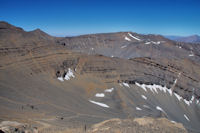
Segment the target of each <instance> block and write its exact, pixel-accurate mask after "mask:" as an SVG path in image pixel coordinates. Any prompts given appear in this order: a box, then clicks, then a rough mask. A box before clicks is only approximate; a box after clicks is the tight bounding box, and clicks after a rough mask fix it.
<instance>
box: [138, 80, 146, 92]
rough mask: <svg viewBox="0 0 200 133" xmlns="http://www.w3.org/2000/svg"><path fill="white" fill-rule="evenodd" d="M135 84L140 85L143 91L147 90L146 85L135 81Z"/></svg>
mask: <svg viewBox="0 0 200 133" xmlns="http://www.w3.org/2000/svg"><path fill="white" fill-rule="evenodd" d="M135 85H137V86H138V87H141V88H142V89H143V90H144V91H147V89H146V87H145V84H142V85H141V84H139V83H137V82H136V83H135Z"/></svg>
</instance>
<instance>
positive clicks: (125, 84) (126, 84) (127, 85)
mask: <svg viewBox="0 0 200 133" xmlns="http://www.w3.org/2000/svg"><path fill="white" fill-rule="evenodd" d="M122 84H123V85H124V86H126V87H129V88H130V86H129V84H128V83H124V82H123V83H122Z"/></svg>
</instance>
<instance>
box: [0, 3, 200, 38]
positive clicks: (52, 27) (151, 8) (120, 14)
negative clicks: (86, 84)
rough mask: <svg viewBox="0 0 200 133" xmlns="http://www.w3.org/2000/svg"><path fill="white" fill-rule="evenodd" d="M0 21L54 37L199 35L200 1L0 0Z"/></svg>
mask: <svg viewBox="0 0 200 133" xmlns="http://www.w3.org/2000/svg"><path fill="white" fill-rule="evenodd" d="M0 20H3V21H7V22H9V23H11V24H13V25H16V26H19V27H22V28H23V29H25V30H26V31H30V30H34V29H36V28H40V29H41V30H43V31H45V32H47V33H49V34H51V35H56V36H67V35H78V34H87V33H102V32H117V31H133V32H138V33H144V34H148V33H155V34H163V35H192V34H199V35H200V0H0Z"/></svg>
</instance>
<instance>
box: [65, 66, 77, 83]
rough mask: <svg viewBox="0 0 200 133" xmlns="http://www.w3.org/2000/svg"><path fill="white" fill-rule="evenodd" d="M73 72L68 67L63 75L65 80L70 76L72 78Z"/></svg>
mask: <svg viewBox="0 0 200 133" xmlns="http://www.w3.org/2000/svg"><path fill="white" fill-rule="evenodd" d="M74 77H75V76H74V74H73V72H72V70H71V69H70V68H68V72H67V74H66V75H65V80H70V78H74Z"/></svg>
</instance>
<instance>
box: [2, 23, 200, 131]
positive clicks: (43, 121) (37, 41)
mask: <svg viewBox="0 0 200 133" xmlns="http://www.w3.org/2000/svg"><path fill="white" fill-rule="evenodd" d="M199 50H200V45H198V44H191V43H180V42H175V41H171V40H168V39H166V38H164V37H163V36H160V35H142V34H137V33H133V32H119V33H105V34H92V35H81V36H76V37H53V36H50V35H48V34H46V33H44V32H43V31H41V30H39V29H37V30H34V31H30V32H26V31H24V30H23V29H22V28H17V27H15V26H12V25H10V24H8V23H6V22H0V99H1V100H0V102H1V103H0V110H1V111H0V120H1V123H0V129H1V130H4V131H6V130H13V129H12V128H11V127H12V126H10V127H9V126H5V121H10V122H13V121H16V122H18V123H23V124H28V125H29V126H27V127H26V128H24V129H22V130H31V131H32V132H34V131H35V130H39V131H40V132H59V131H63V132H67V131H69V130H72V131H74V132H76V131H75V129H77V130H78V129H80V130H81V131H84V130H87V131H88V132H93V131H94V132H100V131H99V130H101V129H105V128H107V129H108V132H109V131H113V132H114V131H121V132H123V131H124V130H123V129H120V127H123V124H124V123H127V124H126V125H127V128H128V127H131V126H128V125H131V124H133V125H134V126H135V129H132V130H136V131H137V129H138V131H140V130H141V132H143V131H148V130H149V131H152V132H155V131H156V129H154V127H152V128H151V127H150V126H149V125H148V126H146V128H145V130H142V129H143V126H144V125H142V126H141V125H140V124H138V123H137V122H130V121H132V120H134V119H137V118H138V117H139V118H141V117H142V118H144V119H148V120H149V119H150V121H151V122H152V121H153V124H154V125H157V123H159V122H157V121H159V120H160V119H161V117H164V118H163V119H164V120H163V119H162V121H164V122H163V123H164V124H163V123H162V124H161V125H158V126H155V128H158V131H161V130H160V129H161V128H164V130H163V132H169V131H168V130H169V129H172V130H171V131H174V132H199V131H200V127H199V125H200V106H199V99H200V53H199ZM113 118H117V121H115V122H114V123H112V122H111V126H109V127H116V128H114V129H110V128H108V127H105V126H106V125H104V124H105V122H103V123H104V124H103V125H101V124H100V125H101V126H100V128H99V127H98V129H96V130H94V129H95V128H96V126H95V125H94V124H96V123H99V122H102V121H105V120H106V122H107V120H108V121H109V119H111V121H112V119H113ZM139 118H138V119H139ZM118 119H119V120H118ZM154 119H155V120H154ZM179 123H181V124H182V125H183V126H184V127H183V126H180V125H179ZM112 124H113V125H112ZM151 124H152V123H151ZM176 124H178V125H179V126H177V125H176ZM15 125H16V124H15ZM19 125H20V124H19ZM108 125H109V124H108ZM165 125H166V127H165ZM163 126H164V127H163ZM168 127H170V128H168ZM19 129H20V130H21V128H19ZM107 129H106V130H107ZM118 129H119V130H118ZM13 132H14V131H13Z"/></svg>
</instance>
